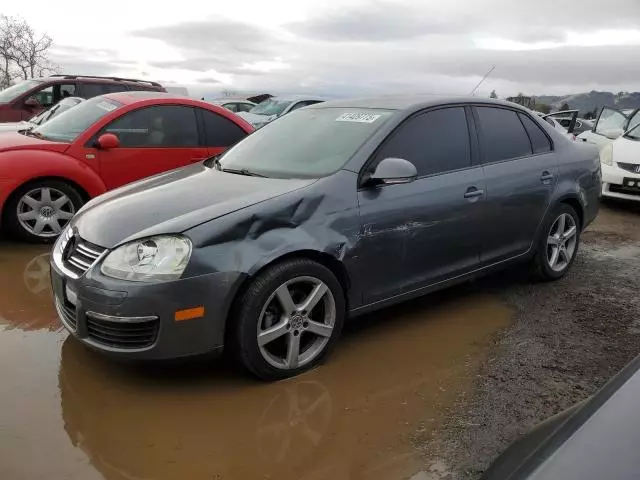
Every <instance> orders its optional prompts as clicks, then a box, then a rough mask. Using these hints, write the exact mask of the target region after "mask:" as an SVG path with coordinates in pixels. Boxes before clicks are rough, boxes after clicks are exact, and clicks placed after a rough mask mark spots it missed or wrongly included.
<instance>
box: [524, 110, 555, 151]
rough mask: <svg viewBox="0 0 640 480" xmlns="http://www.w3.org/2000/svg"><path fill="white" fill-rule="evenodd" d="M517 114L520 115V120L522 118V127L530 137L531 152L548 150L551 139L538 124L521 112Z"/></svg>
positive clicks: (549, 149)
mask: <svg viewBox="0 0 640 480" xmlns="http://www.w3.org/2000/svg"><path fill="white" fill-rule="evenodd" d="M518 116H519V117H520V120H522V123H523V125H524V128H525V129H526V130H527V133H528V134H529V138H530V139H531V146H532V147H533V153H545V152H550V151H551V141H550V140H549V138H548V137H547V136H546V135H545V133H544V132H543V131H542V129H541V128H540V127H539V126H538V124H537V123H536V122H534V121H533V120H531V119H530V118H529V117H527V116H526V115H524V114H522V113H519V114H518Z"/></svg>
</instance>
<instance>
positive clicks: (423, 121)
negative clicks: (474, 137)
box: [377, 107, 517, 176]
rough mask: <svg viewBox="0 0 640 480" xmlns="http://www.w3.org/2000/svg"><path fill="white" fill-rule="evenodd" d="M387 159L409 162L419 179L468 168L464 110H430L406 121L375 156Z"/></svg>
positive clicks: (453, 108)
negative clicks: (392, 158)
mask: <svg viewBox="0 0 640 480" xmlns="http://www.w3.org/2000/svg"><path fill="white" fill-rule="evenodd" d="M516 120H517V119H516ZM387 157H399V158H404V159H405V160H409V161H410V162H412V163H413V164H414V165H415V167H416V169H417V170H418V176H425V175H433V174H436V173H445V172H449V171H452V170H458V169H461V168H467V167H469V166H470V165H471V154H470V145H469V128H468V126H467V118H466V115H465V111H464V108H462V107H451V108H443V109H440V110H433V111H431V112H426V113H422V114H420V115H417V116H415V117H412V118H410V119H409V120H407V121H405V122H404V123H403V124H402V125H400V127H399V128H398V130H396V131H395V132H394V133H393V134H392V136H391V138H390V139H389V141H387V142H386V143H385V144H384V145H383V147H382V149H381V150H380V152H379V153H378V155H377V159H378V160H382V159H384V158H387Z"/></svg>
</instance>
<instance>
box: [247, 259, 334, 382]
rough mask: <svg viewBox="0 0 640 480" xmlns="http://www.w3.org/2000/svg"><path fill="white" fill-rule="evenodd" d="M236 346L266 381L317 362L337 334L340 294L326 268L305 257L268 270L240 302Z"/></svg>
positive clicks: (249, 367) (288, 374) (296, 372)
mask: <svg viewBox="0 0 640 480" xmlns="http://www.w3.org/2000/svg"><path fill="white" fill-rule="evenodd" d="M240 305H242V307H241V308H240V311H239V317H238V319H237V322H238V323H237V325H236V326H235V327H236V328H237V332H236V333H237V343H238V345H237V348H238V349H239V354H240V355H239V356H240V360H241V361H242V363H243V364H244V365H245V366H246V367H247V368H248V369H249V370H250V371H251V372H253V373H254V374H256V375H257V376H259V377H260V378H263V379H265V380H275V379H280V378H286V377H290V376H294V375H296V374H298V373H300V372H302V371H305V370H308V369H310V368H312V367H313V366H315V365H317V364H318V363H319V362H320V361H321V359H322V358H323V357H324V356H325V355H326V354H327V353H328V352H329V350H330V349H331V347H332V345H333V343H334V342H335V340H336V339H337V338H338V336H339V334H340V331H341V329H342V323H343V320H344V308H345V304H344V294H343V292H342V288H341V285H340V283H339V282H338V281H337V280H336V278H335V276H334V275H333V274H332V273H331V271H330V270H328V269H327V268H325V267H324V266H322V265H319V264H317V263H315V262H313V261H310V260H303V259H300V260H292V261H287V262H284V263H282V264H280V265H277V266H275V267H273V268H271V269H268V270H267V271H266V272H264V273H263V274H262V275H260V276H259V277H258V278H257V279H256V280H255V281H254V282H253V283H252V285H251V286H250V287H249V289H248V290H247V292H246V293H245V295H244V296H243V299H242V301H241V303H240Z"/></svg>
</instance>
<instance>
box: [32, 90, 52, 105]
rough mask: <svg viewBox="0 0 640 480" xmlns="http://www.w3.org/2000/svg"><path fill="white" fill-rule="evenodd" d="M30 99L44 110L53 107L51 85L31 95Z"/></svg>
mask: <svg viewBox="0 0 640 480" xmlns="http://www.w3.org/2000/svg"><path fill="white" fill-rule="evenodd" d="M30 98H35V99H36V100H37V102H38V103H39V104H40V105H42V106H43V107H45V108H46V107H50V106H51V105H53V85H49V86H48V87H47V88H43V89H42V90H38V91H37V92H35V93H32V94H31V96H30Z"/></svg>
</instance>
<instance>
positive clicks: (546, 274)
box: [532, 203, 582, 282]
mask: <svg viewBox="0 0 640 480" xmlns="http://www.w3.org/2000/svg"><path fill="white" fill-rule="evenodd" d="M562 215H569V216H570V217H571V218H572V219H573V222H574V224H575V226H576V234H575V240H576V243H575V249H574V251H573V254H572V257H571V259H570V261H569V262H568V263H567V264H566V266H565V267H564V268H562V269H561V270H554V269H553V268H552V267H551V265H550V262H549V257H548V248H549V246H548V244H547V241H548V238H549V236H550V234H551V233H552V228H553V227H554V225H555V223H556V220H558V218H559V217H560V216H562ZM581 233H582V225H581V224H580V217H579V216H578V214H577V213H576V211H575V210H574V209H573V207H571V205H568V204H566V203H561V204H559V205H558V206H556V207H555V208H554V209H553V210H551V211H550V212H549V214H548V215H547V218H546V219H545V222H544V224H543V226H542V230H541V234H540V238H538V240H537V245H536V250H535V255H534V258H533V262H532V264H533V265H532V266H533V274H534V276H535V278H536V279H537V280H538V281H542V282H550V281H554V280H559V279H560V278H562V277H564V276H565V275H566V274H567V272H568V271H569V270H570V269H571V266H572V265H573V262H574V261H575V259H576V256H577V255H578V250H579V247H580V234H581Z"/></svg>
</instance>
